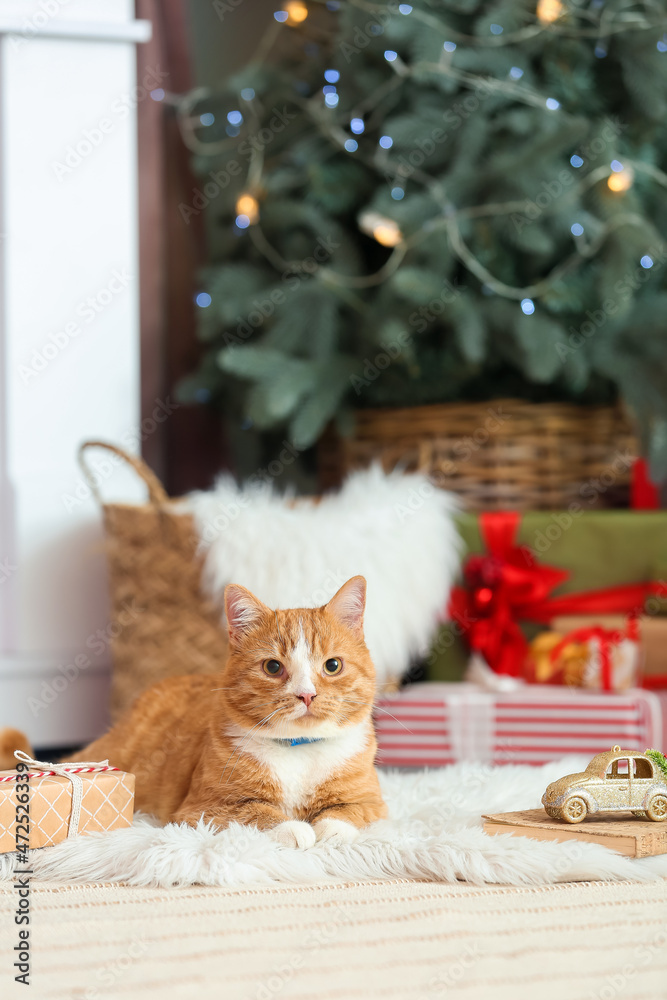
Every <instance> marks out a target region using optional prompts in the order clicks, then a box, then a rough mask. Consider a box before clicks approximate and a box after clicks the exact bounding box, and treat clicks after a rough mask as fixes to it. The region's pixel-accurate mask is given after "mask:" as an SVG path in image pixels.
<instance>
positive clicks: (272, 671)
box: [263, 660, 283, 677]
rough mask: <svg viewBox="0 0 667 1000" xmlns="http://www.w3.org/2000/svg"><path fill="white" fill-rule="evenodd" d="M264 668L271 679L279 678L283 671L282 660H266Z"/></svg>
mask: <svg viewBox="0 0 667 1000" xmlns="http://www.w3.org/2000/svg"><path fill="white" fill-rule="evenodd" d="M263 666H264V673H265V674H268V675H269V677H277V676H278V674H279V673H280V672H281V671H282V669H283V665H282V663H281V662H280V660H265V661H264V664H263Z"/></svg>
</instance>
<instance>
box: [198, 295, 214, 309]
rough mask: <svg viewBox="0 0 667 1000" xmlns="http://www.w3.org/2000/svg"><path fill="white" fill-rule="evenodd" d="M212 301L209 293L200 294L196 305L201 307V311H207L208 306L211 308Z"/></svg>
mask: <svg viewBox="0 0 667 1000" xmlns="http://www.w3.org/2000/svg"><path fill="white" fill-rule="evenodd" d="M212 301H213V300H212V299H211V296H210V295H209V294H208V292H198V293H197V294H196V295H195V303H196V305H198V306H199V308H200V309H206V307H207V306H210V304H211V302H212Z"/></svg>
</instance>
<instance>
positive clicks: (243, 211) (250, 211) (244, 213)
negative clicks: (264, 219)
mask: <svg viewBox="0 0 667 1000" xmlns="http://www.w3.org/2000/svg"><path fill="white" fill-rule="evenodd" d="M239 219H241V220H243V221H242V222H239ZM258 219H259V202H258V201H257V199H256V198H255V196H254V195H252V194H241V195H239V197H238V198H237V199H236V225H237V226H238V227H239V229H247V228H248V226H252V225H254V224H255V223H256V222H257V221H258ZM246 220H247V221H246Z"/></svg>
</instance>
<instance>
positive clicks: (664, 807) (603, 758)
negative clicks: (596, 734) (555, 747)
mask: <svg viewBox="0 0 667 1000" xmlns="http://www.w3.org/2000/svg"><path fill="white" fill-rule="evenodd" d="M542 805H543V806H544V808H545V809H546V811H547V812H548V814H549V815H550V816H551V817H552V818H553V819H564V820H565V822H566V823H581V821H582V820H583V819H585V818H586V816H587V815H588V814H589V813H596V812H624V811H630V812H632V813H634V815H635V816H641V817H646V816H648V818H649V819H652V820H654V821H655V822H656V823H659V822H661V821H662V820H664V819H666V818H667V773H666V771H665V758H664V757H663V755H662V754H661V753H660V752H659V751H658V750H646V751H645V752H644V753H638V751H636V750H621V748H620V747H619V746H615V747H612V748H611V750H610V751H609V752H607V753H599V754H597V755H596V756H595V757H593V759H592V761H591V762H590V764H589V765H588V767H587V768H586V770H585V771H581V772H580V773H579V774H566V775H565V777H564V778H559V779H558V781H552V782H551V784H550V785H549V786H548V788H547V790H546V792H545V793H544V795H543V796H542Z"/></svg>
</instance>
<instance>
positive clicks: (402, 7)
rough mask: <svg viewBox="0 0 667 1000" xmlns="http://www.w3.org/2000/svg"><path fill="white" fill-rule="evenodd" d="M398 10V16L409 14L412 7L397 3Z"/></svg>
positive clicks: (407, 4)
mask: <svg viewBox="0 0 667 1000" xmlns="http://www.w3.org/2000/svg"><path fill="white" fill-rule="evenodd" d="M398 10H399V13H400V14H411V13H412V6H411V5H410V4H409V3H399V5H398Z"/></svg>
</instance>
